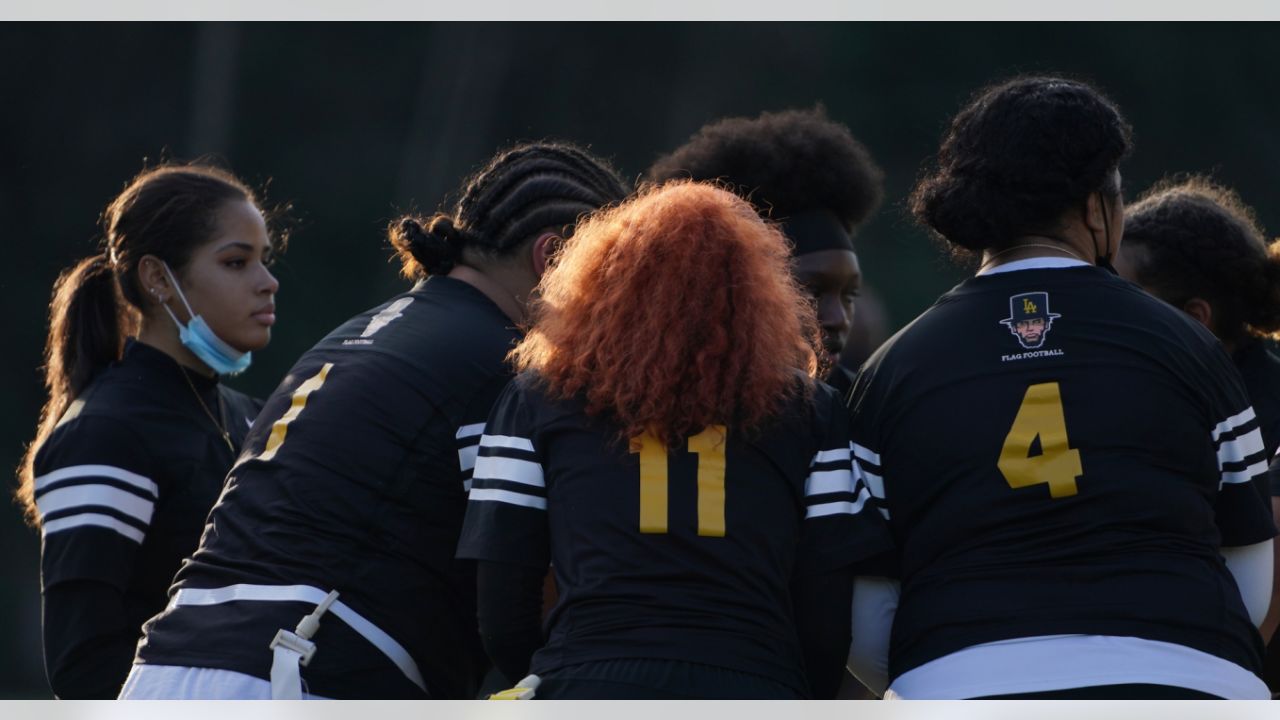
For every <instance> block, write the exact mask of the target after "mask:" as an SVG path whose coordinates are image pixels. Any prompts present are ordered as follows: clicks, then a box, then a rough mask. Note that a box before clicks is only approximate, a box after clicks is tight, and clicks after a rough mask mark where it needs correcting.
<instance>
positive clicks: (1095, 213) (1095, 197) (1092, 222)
mask: <svg viewBox="0 0 1280 720" xmlns="http://www.w3.org/2000/svg"><path fill="white" fill-rule="evenodd" d="M1106 215H1107V202H1106V200H1105V199H1103V197H1102V193H1100V192H1096V193H1090V194H1089V197H1088V198H1086V199H1085V201H1084V218H1083V219H1084V224H1085V227H1087V228H1088V229H1090V230H1092V231H1094V232H1105V231H1106V229H1107V219H1106Z"/></svg>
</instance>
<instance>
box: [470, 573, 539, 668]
mask: <svg viewBox="0 0 1280 720" xmlns="http://www.w3.org/2000/svg"><path fill="white" fill-rule="evenodd" d="M543 575H544V573H543V571H539V570H533V569H530V568H527V567H523V566H520V565H509V564H506V563H494V562H487V561H483V560H482V561H479V562H478V563H476V586H477V598H476V602H477V609H478V613H479V620H480V638H481V640H482V641H483V642H484V649H485V652H486V653H488V655H489V659H490V660H492V661H493V664H494V666H495V667H497V668H498V671H499V672H501V673H502V674H503V675H504V676H505V677H506V679H507V680H508V682H509V684H510V685H514V684H515V683H517V682H519V681H520V679H521V678H523V677H524V676H526V675H528V674H529V662H530V660H531V659H532V658H533V654H534V652H536V651H537V650H538V648H540V647H542V626H541V616H542V579H543Z"/></svg>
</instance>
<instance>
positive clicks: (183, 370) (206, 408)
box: [178, 367, 236, 455]
mask: <svg viewBox="0 0 1280 720" xmlns="http://www.w3.org/2000/svg"><path fill="white" fill-rule="evenodd" d="M178 370H179V371H180V372H181V373H182V379H183V380H186V381H187V387H189V388H191V394H192V395H195V396H196V402H198V403H200V409H201V410H203V411H204V414H205V415H208V416H209V421H210V422H212V423H213V426H214V427H215V428H217V429H218V432H219V433H221V434H222V441H223V442H225V443H226V444H227V449H228V450H230V451H231V454H232V455H234V454H235V452H236V446H235V445H232V444H231V434H230V433H228V432H227V431H226V430H225V429H224V428H223V427H222V423H220V422H218V419H217V418H215V417H214V416H213V413H211V412H209V406H208V405H205V404H204V398H202V397H200V391H199V390H196V385H195V383H193V382H191V378H190V377H188V376H187V369H186V368H184V367H179V368H178ZM218 412H219V413H221V412H222V395H221V394H219V395H218Z"/></svg>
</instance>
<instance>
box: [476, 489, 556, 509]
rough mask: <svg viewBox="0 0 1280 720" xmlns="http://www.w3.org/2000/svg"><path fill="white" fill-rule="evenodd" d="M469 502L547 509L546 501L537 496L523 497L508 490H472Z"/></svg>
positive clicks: (522, 494) (521, 494) (523, 495)
mask: <svg viewBox="0 0 1280 720" xmlns="http://www.w3.org/2000/svg"><path fill="white" fill-rule="evenodd" d="M468 499H469V500H470V501H471V502H485V501H493V502H503V503H507V504H509V505H523V506H524V507H530V508H534V509H537V510H546V509H547V499H546V498H544V497H538V496H537V495H525V494H524V493H518V492H511V491H510V490H497V489H494V488H474V489H473V490H472V491H471V495H470V496H469V497H468Z"/></svg>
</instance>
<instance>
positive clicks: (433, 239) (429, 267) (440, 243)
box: [387, 214, 465, 278]
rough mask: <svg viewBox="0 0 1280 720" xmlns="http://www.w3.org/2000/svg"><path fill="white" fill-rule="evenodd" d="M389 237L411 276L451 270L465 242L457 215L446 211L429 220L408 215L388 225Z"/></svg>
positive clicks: (404, 268) (402, 266)
mask: <svg viewBox="0 0 1280 720" xmlns="http://www.w3.org/2000/svg"><path fill="white" fill-rule="evenodd" d="M387 239H388V240H389V241H390V242H391V245H392V247H394V248H395V250H396V254H397V255H398V256H399V257H400V263H401V272H402V273H403V274H404V275H405V276H406V277H410V278H413V277H422V276H424V275H444V274H446V273H448V272H449V271H450V270H452V269H453V267H454V265H455V264H457V259H458V256H459V254H460V253H461V252H462V246H463V245H464V244H465V238H464V237H463V235H462V233H461V232H460V231H459V230H458V229H457V228H456V227H454V224H453V219H452V218H450V217H449V216H448V215H443V214H437V215H435V216H433V217H431V218H430V219H428V220H426V221H423V220H422V219H421V218H418V217H415V216H413V215H405V216H404V217H402V218H400V219H398V220H395V221H393V222H392V223H391V226H390V227H388V228H387Z"/></svg>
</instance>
